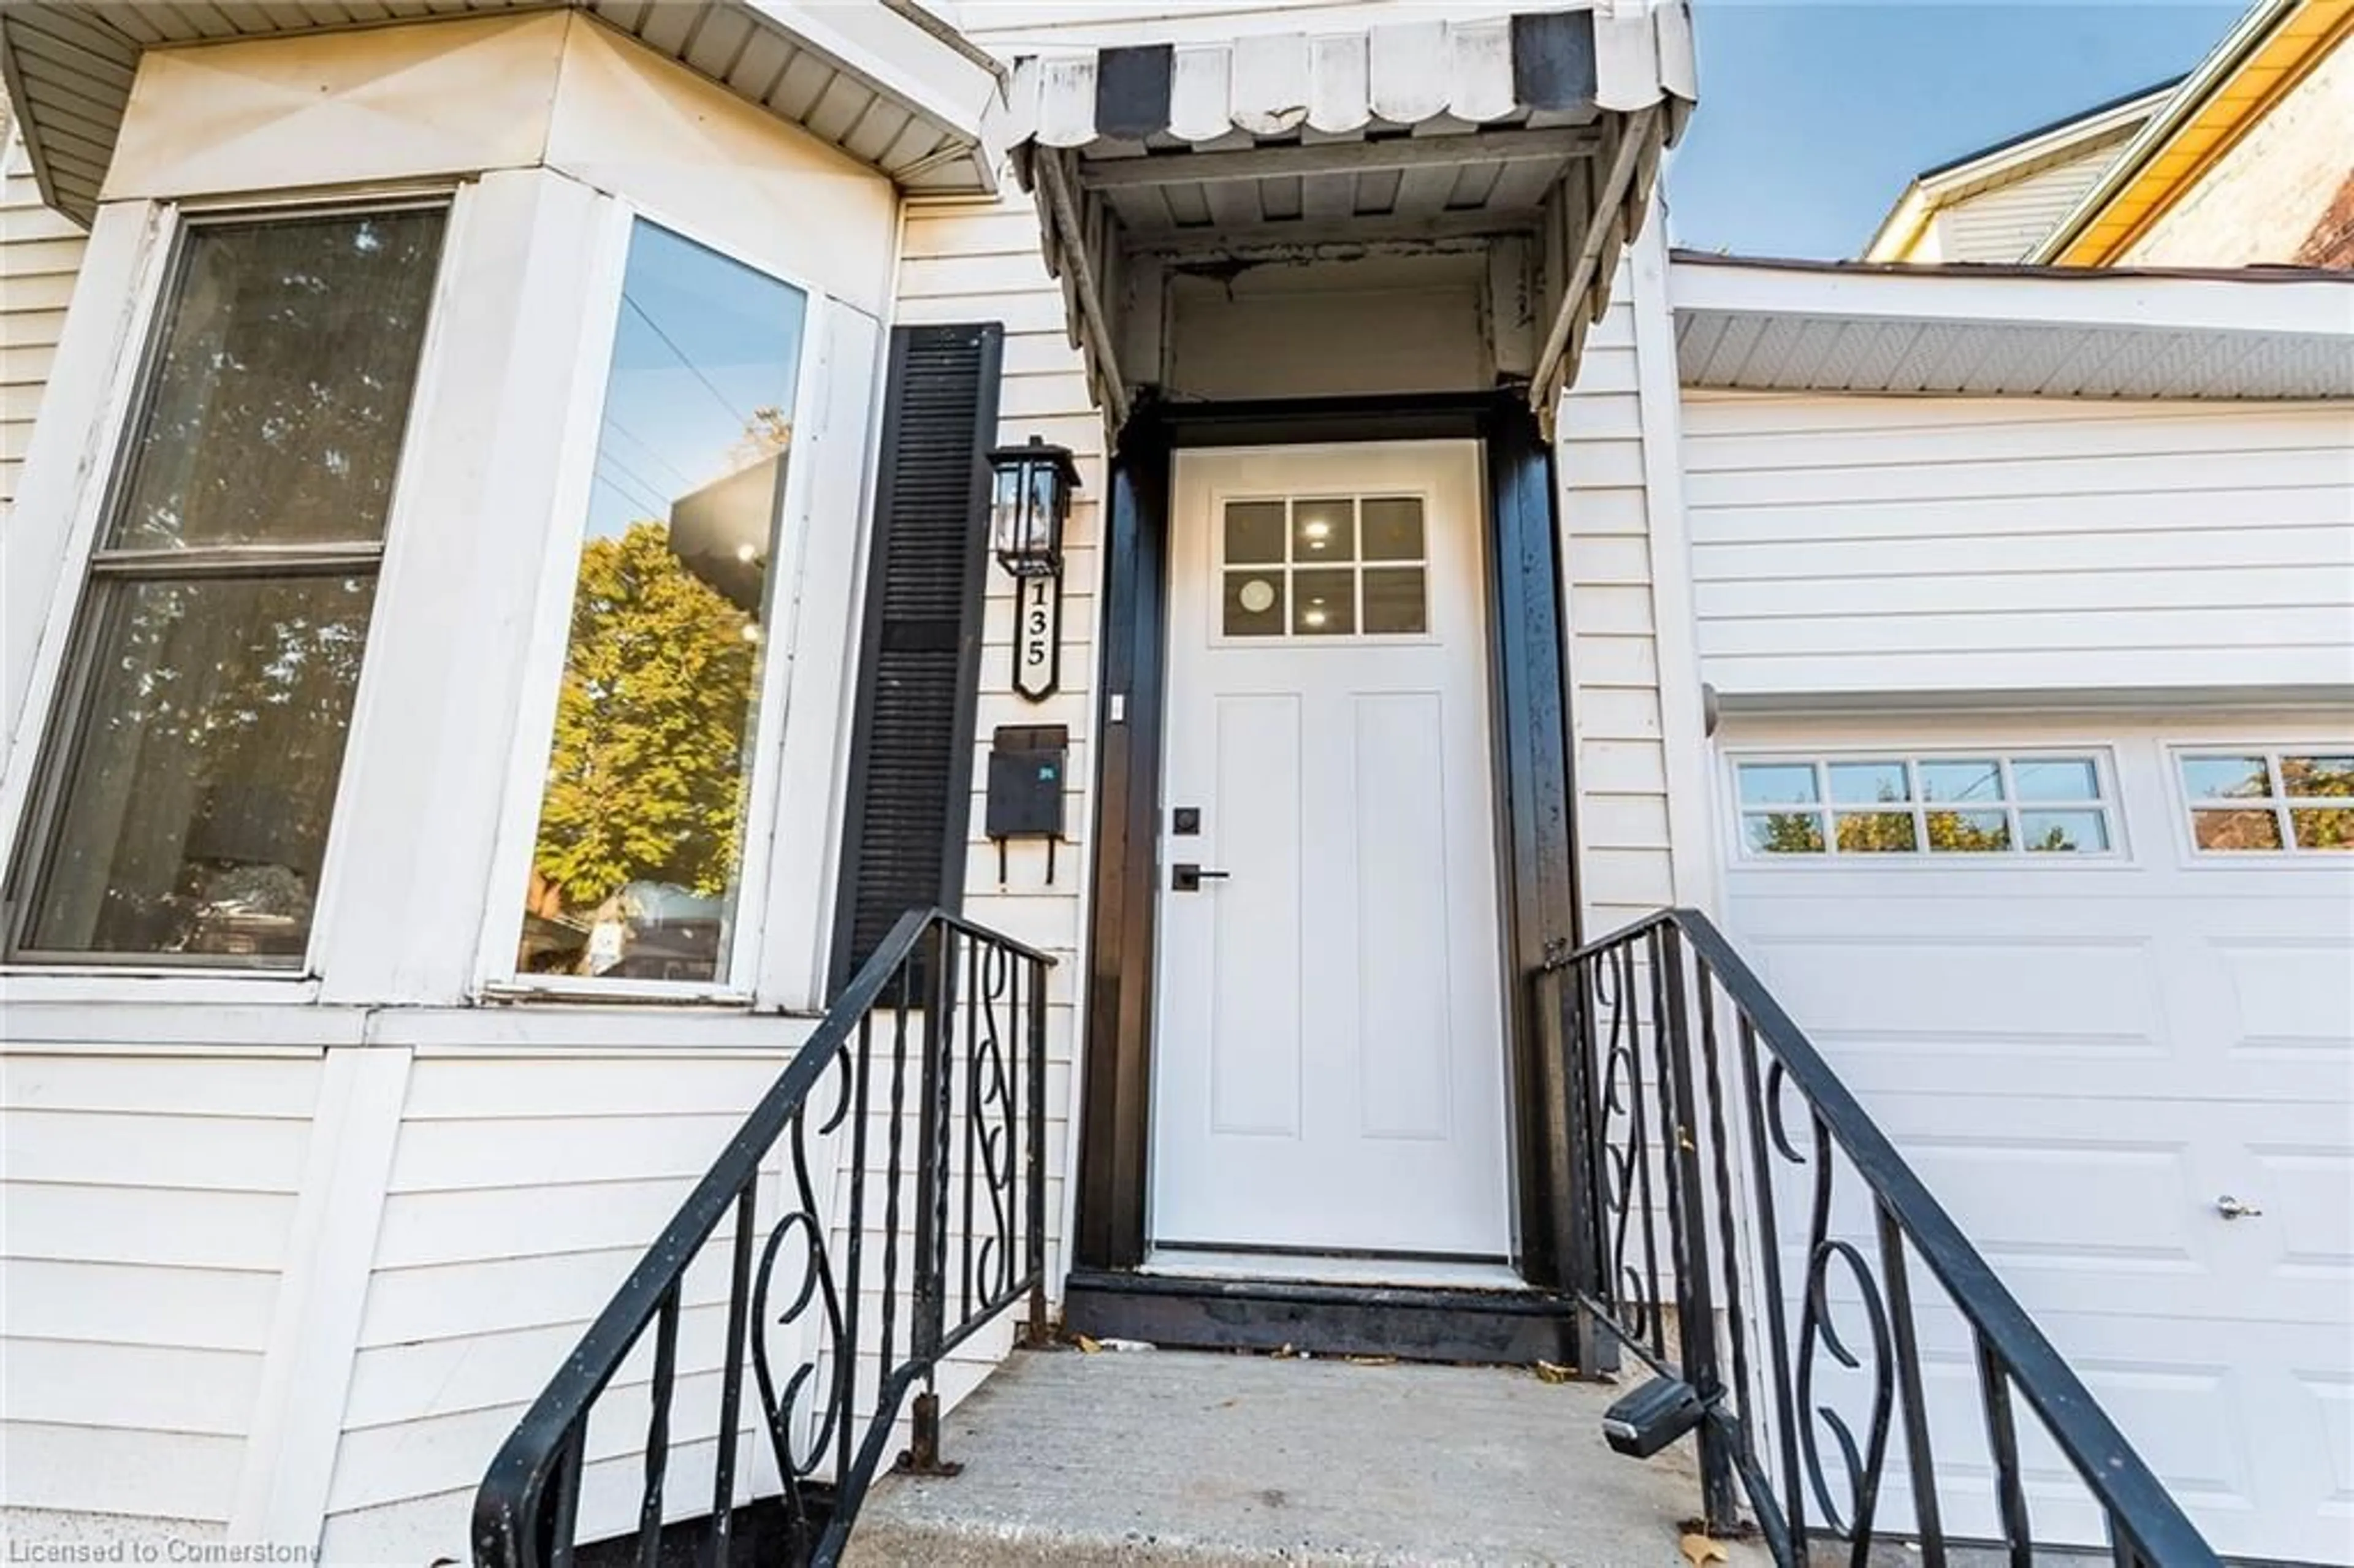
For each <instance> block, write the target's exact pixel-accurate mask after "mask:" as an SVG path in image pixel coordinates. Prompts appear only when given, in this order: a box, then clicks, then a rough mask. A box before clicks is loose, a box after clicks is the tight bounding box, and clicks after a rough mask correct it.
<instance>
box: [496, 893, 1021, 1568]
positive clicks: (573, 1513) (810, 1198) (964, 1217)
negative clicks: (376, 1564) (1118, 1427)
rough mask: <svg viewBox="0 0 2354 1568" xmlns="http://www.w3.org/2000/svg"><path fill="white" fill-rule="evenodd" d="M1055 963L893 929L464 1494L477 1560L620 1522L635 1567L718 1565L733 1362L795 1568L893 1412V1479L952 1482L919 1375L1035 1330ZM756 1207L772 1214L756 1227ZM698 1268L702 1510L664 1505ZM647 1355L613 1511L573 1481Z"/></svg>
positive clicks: (567, 1555) (907, 925)
mask: <svg viewBox="0 0 2354 1568" xmlns="http://www.w3.org/2000/svg"><path fill="white" fill-rule="evenodd" d="M1053 962H1054V960H1053V959H1050V958H1048V957H1047V956H1046V955H1045V954H1043V953H1040V952H1037V951H1034V949H1032V948H1026V947H1023V945H1021V944H1020V943H1017V942H1014V941H1013V940H1011V939H1010V938H1004V937H1001V936H999V935H997V934H996V933H994V932H991V931H988V930H985V929H983V928H981V927H978V926H973V925H970V924H968V923H967V922H965V921H963V920H960V919H958V918H957V917H956V916H950V915H947V914H944V913H942V912H940V911H938V910H928V911H924V910H918V911H912V912H910V913H909V914H908V915H907V916H906V917H905V918H903V919H902V920H901V921H900V922H899V924H898V925H897V926H896V927H895V928H894V929H893V931H892V932H891V935H890V936H889V937H888V938H886V939H885V941H884V943H883V946H882V947H881V948H879V949H878V950H877V951H876V953H875V957H874V958H873V959H870V960H868V962H867V963H866V964H865V965H864V967H863V968H862V969H860V970H859V972H858V974H857V976H856V977H855V978H854V979H853V980H851V982H850V984H849V985H848V986H847V987H845V988H844V989H843V994H842V996H841V998H840V1000H838V1001H836V1002H835V1003H834V1005H833V1007H832V1009H830V1010H829V1011H828V1012H827V1013H826V1015H825V1017H824V1018H823V1019H822V1021H820V1022H819V1023H818V1025H817V1027H816V1029H815V1030H814V1031H813V1032H812V1033H811V1035H810V1037H809V1039H808V1040H807V1042H806V1043H805V1044H802V1045H801V1048H800V1050H799V1051H798V1052H797V1053H796V1054H794V1056H793V1058H792V1061H791V1062H790V1065H788V1066H787V1067H786V1069H785V1071H784V1073H783V1075H781V1076H780V1077H779V1079H778V1080H777V1082H776V1084H775V1085H774V1086H772V1087H771V1088H770V1089H769V1092H768V1093H767V1094H766V1095H765V1096H764V1097H762V1098H761V1100H760V1103H759V1104H758V1106H757V1107H754V1108H753V1110H752V1112H751V1114H750V1115H749V1116H748V1118H746V1119H745V1121H744V1124H743V1126H742V1127H741V1128H739V1129H738V1130H737V1134H736V1136H735V1137H734V1138H733V1139H731V1140H730V1141H729V1143H728V1145H727V1147H726V1150H724V1151H723V1152H722V1153H721V1154H720V1156H719V1158H718V1160H716V1162H715V1163H714V1164H713V1166H712V1167H711V1169H710V1171H707V1172H706V1173H705V1175H704V1177H703V1178H702V1180H701V1181H698V1182H697V1183H696V1185H695V1190H694V1191H693V1192H690V1193H689V1194H688V1195H687V1198H686V1200H685V1202H684V1203H683V1204H682V1205H681V1206H680V1208H679V1211H678V1213H677V1215H676V1217H675V1218H673V1220H672V1221H671V1223H670V1224H669V1225H667V1226H666V1227H664V1229H663V1233H662V1234H661V1235H660V1236H659V1237H658V1238H656V1239H655V1241H654V1243H653V1245H652V1247H650V1248H649V1249H648V1251H647V1253H646V1254H645V1255H644V1257H643V1258H642V1259H641V1260H640V1262H639V1264H638V1265H637V1266H636V1267H635V1268H634V1269H632V1270H631V1274H630V1277H629V1278H628V1279H627V1280H626V1281H625V1282H624V1283H623V1284H622V1287H621V1288H620V1290H619V1291H618V1292H617V1293H616V1294H615V1295H614V1297H613V1298H612V1299H611V1300H610V1302H608V1303H607V1304H606V1306H605V1308H604V1309H603V1311H601V1312H600V1313H599V1315H598V1317H597V1319H596V1320H595V1321H594V1322H593V1323H591V1324H590V1326H589V1328H588V1332H587V1333H586V1334H584V1335H583V1336H582V1338H581V1340H580V1342H579V1344H578V1346H577V1347H576V1348H575V1349H574V1351H572V1353H571V1354H570V1356H568V1357H567V1359H566V1361H564V1363H563V1365H562V1367H561V1368H560V1369H559V1370H558V1372H557V1375H556V1377H555V1378H554V1379H553V1381H551V1382H550V1383H549V1384H548V1385H547V1387H546V1390H544V1391H543V1392H542V1393H541V1394H540V1396H539V1398H538V1399H537V1400H536V1401H535V1403H534V1404H533V1405H532V1407H531V1409H530V1410H529V1411H528V1412H527V1413H526V1414H525V1416H524V1418H523V1420H522V1422H521V1423H520V1424H519V1425H517V1426H516V1428H515V1430H514V1435H513V1436H511V1437H510V1438H509V1439H508V1440H507V1442H506V1444H505V1446H504V1447H502V1448H501V1449H500V1451H499V1454H498V1457H496V1459H494V1460H493V1463H492V1466H491V1468H490V1471H489V1473H488V1474H487V1475H486V1476H485V1477H484V1478H483V1481H482V1488H481V1489H480V1490H479V1491H478V1492H477V1494H476V1497H475V1506H474V1544H475V1555H476V1558H477V1561H479V1562H481V1563H484V1564H489V1565H492V1568H567V1565H568V1564H569V1563H571V1561H572V1553H573V1547H574V1542H575V1539H576V1537H578V1536H582V1535H584V1534H586V1535H587V1537H588V1539H598V1538H601V1537H610V1536H614V1535H619V1534H621V1533H623V1532H624V1531H627V1530H628V1529H629V1527H631V1526H632V1525H633V1526H634V1533H635V1536H636V1558H637V1561H638V1562H639V1563H641V1564H646V1565H649V1568H651V1565H652V1564H653V1563H657V1562H659V1561H661V1560H662V1559H663V1557H664V1555H665V1535H666V1534H667V1533H669V1532H672V1531H677V1530H680V1529H682V1528H688V1529H694V1530H697V1531H701V1532H702V1533H703V1535H704V1544H703V1551H704V1554H705V1556H704V1560H705V1561H707V1562H722V1563H724V1562H726V1561H727V1558H728V1537H729V1533H730V1531H731V1530H732V1529H733V1527H734V1520H735V1519H736V1516H737V1510H738V1509H739V1508H741V1507H742V1506H743V1505H744V1504H746V1503H748V1502H751V1501H756V1500H759V1499H756V1498H754V1497H753V1496H752V1495H751V1494H750V1492H749V1490H748V1479H749V1478H745V1479H746V1482H747V1484H746V1485H739V1478H738V1471H737V1462H738V1461H737V1446H738V1445H737V1440H736V1439H737V1436H741V1435H742V1434H743V1433H744V1431H745V1428H744V1425H743V1419H742V1418H743V1414H744V1413H743V1410H742V1401H743V1385H744V1381H745V1379H744V1372H745V1369H746V1367H747V1365H748V1366H749V1368H750V1372H751V1382H752V1384H753V1398H754V1402H755V1404H756V1405H757V1410H756V1411H755V1412H754V1413H753V1419H754V1422H755V1424H756V1425H757V1427H758V1430H759V1431H761V1432H762V1433H763V1434H764V1435H765V1439H766V1443H767V1446H768V1449H769V1454H770V1456H771V1457H773V1459H774V1460H775V1465H776V1472H777V1487H778V1489H779V1490H778V1498H779V1501H780V1502H781V1504H782V1515H783V1520H784V1530H785V1532H786V1535H787V1538H788V1539H787V1542H786V1551H787V1552H788V1554H789V1555H790V1558H791V1559H792V1560H793V1561H794V1562H796V1563H804V1562H805V1563H818V1564H829V1563H832V1562H834V1561H835V1559H836V1558H837V1557H838V1556H839V1555H840V1553H841V1552H842V1549H843V1543H844V1541H845V1539H846V1537H847V1535H848V1532H849V1529H850V1526H851V1523H852V1521H853V1520H854V1518H855V1516H856V1513H857V1510H858V1505H859V1502H860V1501H861V1499H863V1498H864V1494H865V1491H866V1489H867V1486H868V1484H869V1483H870V1482H871V1481H872V1480H873V1478H874V1477H875V1471H876V1469H877V1467H878V1466H879V1465H880V1463H881V1459H882V1456H883V1454H884V1452H885V1448H886V1446H887V1445H888V1443H889V1440H890V1438H891V1436H892V1434H893V1433H894V1431H895V1429H896V1425H897V1423H898V1422H899V1421H900V1419H901V1417H902V1415H903V1414H911V1416H912V1419H911V1422H910V1426H909V1442H908V1446H907V1451H906V1452H905V1453H903V1454H902V1455H901V1456H900V1463H901V1464H902V1465H903V1466H906V1467H910V1468H915V1469H924V1470H933V1471H939V1470H944V1469H946V1468H949V1467H947V1466H946V1465H945V1463H944V1461H943V1459H942V1457H941V1455H940V1452H939V1435H940V1430H939V1429H940V1423H939V1408H938V1399H937V1396H936V1394H935V1393H934V1392H933V1389H932V1380H933V1378H934V1375H935V1372H936V1371H937V1368H938V1364H939V1362H940V1361H941V1360H942V1359H943V1358H944V1357H945V1356H946V1355H947V1354H948V1353H949V1351H951V1350H953V1349H954V1348H955V1347H956V1346H957V1345H958V1344H960V1343H961V1342H962V1341H963V1340H965V1339H966V1338H968V1337H970V1335H972V1334H974V1333H976V1332H978V1331H979V1330H981V1329H982V1328H983V1327H985V1326H986V1325H987V1324H988V1323H989V1322H990V1321H991V1320H992V1319H995V1318H996V1317H997V1316H998V1315H999V1314H1001V1313H1002V1312H1003V1311H1004V1310H1005V1309H1006V1308H1008V1307H1010V1306H1012V1305H1013V1304H1014V1303H1015V1302H1017V1301H1020V1300H1023V1299H1024V1298H1026V1299H1027V1300H1028V1303H1029V1323H1028V1327H1029V1329H1030V1331H1031V1332H1032V1333H1033V1335H1040V1334H1043V1332H1044V1325H1045V1117H1046V1090H1045V1085H1046V1060H1045V1052H1046V1026H1045V1009H1046V976H1047V971H1048V969H1050V968H1051V966H1052V965H1053ZM779 1166H780V1167H781V1171H779ZM764 1191H769V1192H779V1193H780V1194H781V1199H780V1200H779V1199H775V1198H772V1199H770V1200H769V1201H770V1202H779V1201H781V1203H782V1212H781V1213H778V1214H776V1215H774V1216H773V1217H771V1218H769V1220H768V1222H767V1224H766V1226H765V1228H763V1226H762V1224H761V1216H760V1213H759V1210H760V1207H761V1202H762V1193H763V1192H764ZM731 1221H732V1234H730V1235H728V1236H726V1237H722V1236H721V1234H720V1233H721V1231H722V1228H723V1227H724V1226H727V1225H728V1224H730V1222H731ZM756 1242H757V1244H758V1245H757V1247H756V1245H755V1244H756ZM705 1255H721V1256H724V1259H725V1261H726V1263H727V1265H728V1269H729V1273H728V1279H729V1287H728V1293H727V1297H726V1304H725V1308H726V1339H725V1340H723V1341H722V1347H723V1348H722V1351H721V1357H720V1363H719V1367H718V1381H719V1397H718V1401H717V1406H716V1421H712V1420H710V1419H709V1417H708V1415H707V1414H706V1415H705V1416H704V1418H703V1419H702V1420H700V1421H698V1422H697V1424H696V1425H695V1429H694V1430H695V1434H696V1436H697V1440H698V1441H702V1442H705V1443H708V1444H711V1445H712V1446H713V1447H714V1449H715V1453H716V1458H715V1460H714V1462H713V1467H712V1480H711V1483H710V1489H709V1490H708V1492H707V1493H705V1494H703V1495H701V1496H698V1497H695V1498H684V1497H681V1496H679V1495H678V1493H677V1490H676V1489H675V1488H674V1486H673V1480H674V1476H673V1466H672V1464H671V1457H672V1450H673V1447H674V1446H676V1444H677V1442H678V1439H679V1430H680V1425H681V1421H682V1410H681V1404H680V1388H681V1384H682V1382H683V1378H682V1374H681V1370H680V1355H681V1352H680V1338H681V1319H682V1318H683V1316H684V1311H685V1305H684V1303H685V1295H684V1292H685V1288H686V1281H687V1271H688V1269H689V1267H690V1266H693V1265H694V1264H695V1263H696V1262H697V1261H698V1260H699V1259H701V1258H703V1257H704V1256H705ZM649 1339H651V1341H652V1375H651V1380H650V1382H649V1383H646V1384H645V1385H644V1389H645V1395H646V1398H647V1400H648V1410H649V1417H648V1421H647V1424H646V1427H645V1432H646V1440H645V1446H644V1448H643V1449H642V1453H641V1455H640V1456H639V1460H638V1464H637V1466H636V1472H637V1473H636V1476H635V1478H634V1485H633V1486H632V1487H631V1489H629V1491H628V1492H627V1494H626V1496H624V1495H623V1494H622V1493H621V1492H620V1491H617V1490H614V1489H612V1488H611V1486H610V1485H609V1484H607V1483H605V1482H604V1481H602V1480H600V1481H599V1483H598V1484H597V1485H595V1486H592V1485H591V1483H590V1480H589V1478H588V1471H589V1466H588V1462H587V1461H588V1425H589V1420H590V1417H591V1415H592V1414H595V1412H596V1411H597V1410H598V1409H599V1404H600V1401H602V1400H603V1399H604V1397H605V1395H606V1394H607V1393H608V1391H609V1388H610V1385H611V1384H612V1383H613V1382H614V1380H615V1377H616V1374H617V1373H619V1372H620V1369H621V1367H622V1364H623V1362H624V1361H627V1360H628V1359H629V1358H630V1357H631V1356H632V1355H633V1354H634V1353H635V1352H636V1351H637V1350H638V1347H639V1346H640V1345H641V1344H642V1343H645V1342H646V1341H647V1340H649ZM862 1369H865V1370H866V1372H869V1373H871V1376H870V1377H866V1378H862V1375H861V1374H862ZM636 1386H637V1385H634V1384H632V1385H631V1387H632V1388H635V1387H636ZM910 1395H912V1396H913V1400H912V1411H911V1412H909V1411H908V1410H907V1405H908V1404H909V1396H910ZM600 1463H601V1457H600ZM613 1471H614V1467H611V1466H610V1465H608V1466H605V1467H604V1473H605V1474H606V1475H613ZM614 1478H615V1479H618V1476H615V1477H614ZM584 1510H587V1511H586V1512H585V1513H584ZM682 1520H684V1521H687V1522H686V1523H684V1524H682V1523H681V1522H680V1521H682Z"/></svg>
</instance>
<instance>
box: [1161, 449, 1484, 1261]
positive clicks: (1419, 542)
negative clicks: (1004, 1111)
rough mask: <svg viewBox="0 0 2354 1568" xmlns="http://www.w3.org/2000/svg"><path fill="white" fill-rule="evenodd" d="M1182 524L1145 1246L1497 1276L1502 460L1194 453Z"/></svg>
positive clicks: (1421, 453) (1174, 606) (1177, 520)
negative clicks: (1495, 784)
mask: <svg viewBox="0 0 2354 1568" xmlns="http://www.w3.org/2000/svg"><path fill="white" fill-rule="evenodd" d="M1172 503H1173V504H1172V532H1173V539H1172V568H1171V584H1170V597H1169V652H1170V663H1169V682H1168V694H1169V696H1168V701H1169V709H1168V729H1167V735H1166V746H1165V748H1164V752H1165V756H1166V758H1167V761H1166V763H1165V765H1164V768H1163V776H1162V789H1161V812H1162V817H1161V895H1160V896H1161V910H1160V957H1159V962H1160V972H1159V981H1158V985H1157V988H1156V991H1157V995H1158V998H1159V1001H1158V1003H1157V1006H1158V1014H1157V1020H1156V1027H1155V1030H1154V1033H1153V1057H1154V1076H1153V1095H1152V1128H1153V1133H1152V1161H1151V1172H1152V1175H1151V1196H1152V1202H1151V1213H1150V1226H1151V1232H1152V1239H1153V1241H1154V1243H1155V1245H1158V1246H1161V1247H1203V1248H1220V1247H1236V1248H1273V1249H1296V1250H1300V1251H1312V1252H1320V1253H1375V1254H1411V1255H1422V1256H1438V1257H1460V1258H1467V1259H1469V1258H1478V1259H1485V1260H1491V1261H1492V1260H1500V1259H1502V1258H1504V1257H1505V1256H1506V1255H1508V1253H1509V1252H1510V1250H1511V1220H1510V1205H1509V1201H1508V1197H1507V1192H1508V1182H1507V1159H1506V1139H1505V1133H1504V1059H1505V1038H1504V1022H1503V1006H1502V994H1501V989H1500V973H1501V966H1502V962H1503V959H1502V949H1501V947H1500V934H1499V917H1498V911H1497V895H1496V864H1495V853H1496V851H1495V841H1494V832H1495V829H1494V813H1493V811H1492V810H1491V806H1490V751H1489V732H1488V710H1487V673H1486V670H1487V665H1486V657H1485V649H1486V638H1485V636H1484V634H1483V630H1482V623H1483V613H1482V606H1483V602H1484V599H1483V594H1482V586H1481V572H1480V562H1481V559H1482V548H1481V535H1482V521H1481V519H1482V513H1481V507H1480V500H1479V448H1478V447H1477V446H1476V445H1474V444H1472V443H1470V442H1413V443H1401V444H1395V445H1352V446H1335V447H1317V448H1267V449H1258V450H1246V451H1201V452H1186V453H1182V454H1180V455H1179V456H1178V458H1177V460H1176V475H1175V485H1174V495H1173V497H1172ZM1186 866H1193V867H1199V868H1200V869H1201V873H1202V877H1201V880H1200V881H1199V883H1198V885H1194V884H1193V882H1192V880H1191V879H1190V878H1189V877H1188V876H1186V875H1185V874H1184V873H1183V868H1184V867H1186Z"/></svg>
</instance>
